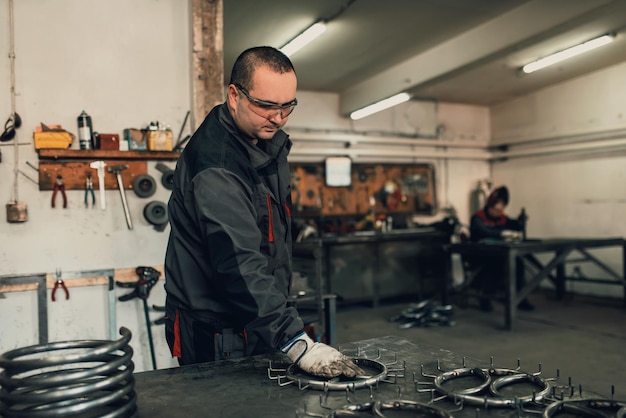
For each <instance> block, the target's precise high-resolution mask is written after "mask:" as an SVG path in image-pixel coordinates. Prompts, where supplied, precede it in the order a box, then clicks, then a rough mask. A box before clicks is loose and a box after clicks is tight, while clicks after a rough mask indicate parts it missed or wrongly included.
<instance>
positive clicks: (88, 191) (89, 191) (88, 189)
mask: <svg viewBox="0 0 626 418" xmlns="http://www.w3.org/2000/svg"><path fill="white" fill-rule="evenodd" d="M89 195H91V207H92V208H93V207H95V206H96V195H95V194H94V192H93V180H92V179H91V174H87V180H86V181H85V207H86V208H88V207H89Z"/></svg>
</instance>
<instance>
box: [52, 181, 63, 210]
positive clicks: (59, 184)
mask: <svg viewBox="0 0 626 418" xmlns="http://www.w3.org/2000/svg"><path fill="white" fill-rule="evenodd" d="M59 191H60V192H61V196H62V197H63V209H66V208H67V195H66V194H65V184H63V177H62V176H60V175H58V176H57V180H56V183H55V184H54V191H53V192H52V207H53V208H54V207H56V205H55V201H56V197H57V193H58V192H59Z"/></svg>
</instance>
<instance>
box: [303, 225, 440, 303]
mask: <svg viewBox="0 0 626 418" xmlns="http://www.w3.org/2000/svg"><path fill="white" fill-rule="evenodd" d="M449 243H450V233H449V232H446V231H442V230H439V229H437V228H433V227H420V228H410V229H394V230H391V231H386V232H382V231H360V232H354V233H350V234H345V235H330V234H326V235H324V236H323V237H321V238H311V239H307V240H305V241H303V242H302V243H301V244H296V245H295V246H294V250H297V249H298V247H299V246H301V245H316V246H318V247H319V248H321V249H322V269H323V276H324V292H325V293H329V294H336V295H337V297H338V302H339V303H361V302H371V304H372V305H373V306H377V305H379V303H380V301H381V299H385V298H393V297H398V296H407V295H414V296H415V297H416V299H417V300H421V299H423V298H424V297H430V296H433V295H440V294H442V292H443V287H444V285H445V283H444V282H443V281H442V280H441V278H442V277H443V275H444V270H443V265H444V258H446V256H447V254H446V252H445V250H444V246H445V245H446V244H449Z"/></svg>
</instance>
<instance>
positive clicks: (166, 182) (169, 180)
mask: <svg viewBox="0 0 626 418" xmlns="http://www.w3.org/2000/svg"><path fill="white" fill-rule="evenodd" d="M154 168H156V169H157V170H159V171H160V172H161V173H163V176H161V184H162V185H163V187H165V188H166V189H167V190H172V187H174V170H172V169H171V168H169V167H168V166H166V165H165V164H163V163H157V164H156V165H155V166H154Z"/></svg>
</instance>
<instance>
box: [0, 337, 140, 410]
mask: <svg viewBox="0 0 626 418" xmlns="http://www.w3.org/2000/svg"><path fill="white" fill-rule="evenodd" d="M120 335H121V336H122V337H121V338H120V339H118V340H115V341H107V340H80V341H64V342H56V343H50V344H41V345H33V346H29V347H24V348H18V349H16V350H12V351H8V352H6V353H4V354H2V355H1V356H0V368H2V369H3V371H2V372H0V416H3V417H6V418H30V417H36V418H39V417H42V418H45V417H58V416H62V415H66V416H74V417H80V418H91V417H107V418H114V417H121V418H126V417H136V416H137V398H136V394H135V379H134V376H133V371H134V363H133V361H132V355H133V349H132V347H130V345H128V343H129V342H130V339H131V332H130V331H129V330H128V329H127V328H124V327H122V328H120Z"/></svg>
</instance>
